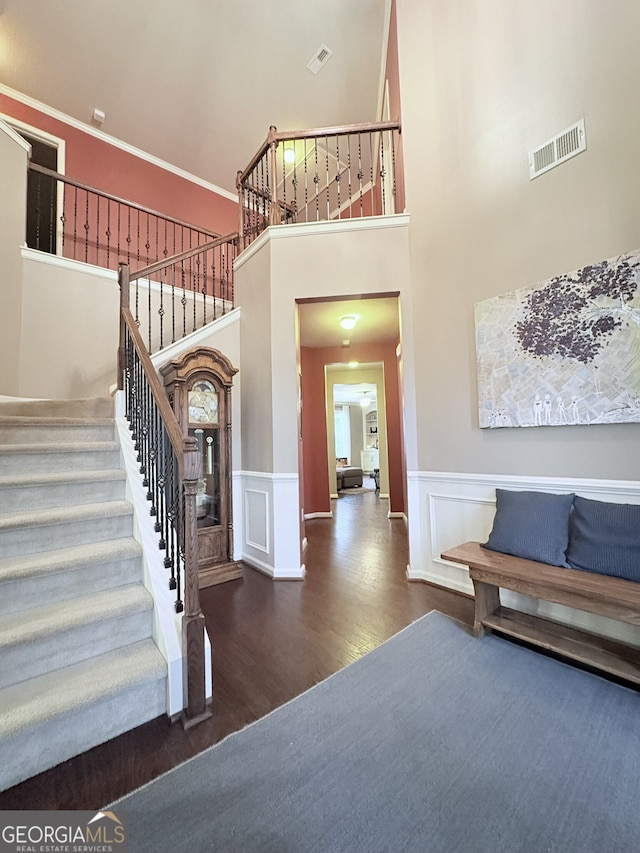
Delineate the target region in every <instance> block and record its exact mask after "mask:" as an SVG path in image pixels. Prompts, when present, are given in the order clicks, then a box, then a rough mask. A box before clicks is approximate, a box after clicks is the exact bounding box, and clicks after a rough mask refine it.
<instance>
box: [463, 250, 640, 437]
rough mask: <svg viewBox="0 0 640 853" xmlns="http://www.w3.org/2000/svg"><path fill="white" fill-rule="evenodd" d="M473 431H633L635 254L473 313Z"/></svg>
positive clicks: (637, 308)
mask: <svg viewBox="0 0 640 853" xmlns="http://www.w3.org/2000/svg"><path fill="white" fill-rule="evenodd" d="M475 327H476V356H477V362H478V407H479V416H480V426H481V427H489V428H495V427H533V426H542V427H544V426H568V425H578V424H615V423H629V422H640V250H639V251H636V252H632V253H630V254H628V255H624V256H622V257H618V258H609V259H607V260H605V261H601V262H600V263H597V264H592V265H590V266H586V267H583V268H582V269H579V270H576V271H574V272H571V273H568V274H566V275H559V276H556V277H554V278H552V279H549V280H548V281H545V282H542V283H540V284H536V285H533V286H531V287H527V288H522V289H520V290H515V291H513V292H512V293H507V294H505V295H503V296H496V297H494V298H492V299H487V300H485V301H484V302H479V303H478V304H477V305H476V306H475Z"/></svg>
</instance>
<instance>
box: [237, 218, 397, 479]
mask: <svg viewBox="0 0 640 853" xmlns="http://www.w3.org/2000/svg"><path fill="white" fill-rule="evenodd" d="M270 233H271V235H272V239H271V242H270V252H271V264H270V270H269V272H270V275H271V285H270V286H271V306H270V308H271V359H272V368H273V408H274V413H275V420H276V422H277V425H278V440H277V441H274V457H273V465H274V467H273V469H272V470H273V471H276V472H293V471H297V470H298V429H299V425H298V417H297V411H298V377H297V373H296V369H297V368H296V353H297V340H296V337H295V333H294V330H295V311H296V305H295V300H296V299H304V298H310V297H318V296H323V297H340V296H350V295H353V294H367V293H389V292H391V291H399V293H400V297H399V300H400V305H401V306H402V305H403V302H404V301H408V299H409V293H408V289H409V270H408V251H407V233H408V228H407V221H406V218H403V217H395V218H394V217H390V218H384V217H379V218H376V219H370V220H345V221H342V222H334V223H329V224H328V226H327V227H325V228H319V227H317V224H316V223H312V224H311V225H310V226H309V227H306V226H291V227H287V228H282V229H271V232H270ZM261 251H264V249H262V250H261ZM243 269H244V268H243V267H241V268H240V269H239V270H238V276H239V278H238V279H237V286H238V293H239V295H240V299H241V300H242V304H243V306H244V308H245V309H246V313H247V314H248V313H249V311H250V306H251V303H250V302H249V301H247V300H246V299H245V293H246V290H245V286H244V278H243V272H242V271H243ZM263 286H264V283H263ZM267 286H268V282H267ZM243 320H244V313H243ZM405 322H406V324H407V326H409V325H410V322H411V319H410V312H409V313H408V315H407V317H406V318H405ZM264 331H266V327H265V329H264ZM243 346H244V332H243ZM244 367H245V362H244V353H243V368H244ZM243 388H244V386H243ZM244 411H245V409H244V404H243V412H244ZM245 464H246V463H245Z"/></svg>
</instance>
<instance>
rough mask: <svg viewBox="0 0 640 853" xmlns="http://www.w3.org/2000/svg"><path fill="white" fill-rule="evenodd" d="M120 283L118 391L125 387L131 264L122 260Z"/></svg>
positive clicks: (119, 274) (119, 272)
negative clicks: (127, 311)
mask: <svg viewBox="0 0 640 853" xmlns="http://www.w3.org/2000/svg"><path fill="white" fill-rule="evenodd" d="M118 284H119V285H120V341H119V343H118V391H122V390H123V389H124V371H125V368H126V354H125V334H126V332H125V322H124V310H125V309H128V308H129V264H125V263H123V262H120V265H119V269H118Z"/></svg>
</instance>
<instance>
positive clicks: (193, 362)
mask: <svg viewBox="0 0 640 853" xmlns="http://www.w3.org/2000/svg"><path fill="white" fill-rule="evenodd" d="M160 372H161V373H162V375H163V377H164V385H165V388H166V390H167V394H168V396H169V400H170V402H171V405H172V407H173V411H174V413H175V415H176V418H177V419H178V422H179V424H180V426H181V427H182V430H183V432H184V434H185V435H192V436H194V437H195V438H196V440H197V442H198V447H199V449H200V454H201V458H202V477H201V479H200V481H199V483H198V492H197V495H196V514H197V522H198V569H199V577H200V588H202V587H206V586H213V584H217V583H222V582H223V581H229V580H234V579H235V578H239V577H242V569H241V567H240V566H239V565H238V563H237V562H235V561H234V560H233V514H232V490H231V386H232V384H233V377H234V375H235V374H236V373H237V372H238V371H237V369H236V368H235V367H234V366H233V365H232V364H231V362H230V361H229V359H228V358H227V357H226V356H224V355H223V354H222V353H221V352H219V351H218V350H216V349H212V348H211V347H196V348H194V349H192V350H189V351H188V352H186V353H185V354H184V355H182V356H181V357H180V358H177V359H174V360H173V361H170V362H169V363H168V364H166V365H165V366H164V367H162V368H161V370H160Z"/></svg>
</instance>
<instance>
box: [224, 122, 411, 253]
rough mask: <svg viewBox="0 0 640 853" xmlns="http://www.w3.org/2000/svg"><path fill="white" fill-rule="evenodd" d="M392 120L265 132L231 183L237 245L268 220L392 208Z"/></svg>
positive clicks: (395, 125)
mask: <svg viewBox="0 0 640 853" xmlns="http://www.w3.org/2000/svg"><path fill="white" fill-rule="evenodd" d="M400 129H401V128H400V123H399V122H392V121H388V122H373V123H368V124H352V125H342V126H340V127H325V128H318V129H316V130H298V131H286V132H284V133H279V132H278V130H277V128H275V127H274V126H272V127H271V128H270V129H269V135H268V136H267V138H266V140H265V141H264V143H263V144H262V146H261V147H260V148H259V150H258V152H257V153H256V155H255V156H254V157H253V159H252V160H251V162H250V163H249V165H248V166H247V168H246V169H245V170H244V171H243V172H238V174H237V178H236V186H237V189H238V201H239V235H240V237H239V243H240V246H239V249H240V251H242V249H244V248H245V247H246V246H248V245H249V244H250V243H251V242H252V241H253V240H255V238H256V237H257V236H258V235H259V234H260V233H262V231H264V230H265V228H267V227H268V226H269V225H281V224H284V225H287V224H291V223H298V222H319V221H322V220H331V219H354V218H361V217H365V216H381V215H387V214H392V213H395V212H396V194H397V193H396V190H397V186H396V171H397V166H398V162H397V152H398V150H399V135H400Z"/></svg>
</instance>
